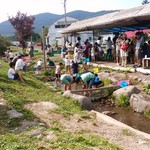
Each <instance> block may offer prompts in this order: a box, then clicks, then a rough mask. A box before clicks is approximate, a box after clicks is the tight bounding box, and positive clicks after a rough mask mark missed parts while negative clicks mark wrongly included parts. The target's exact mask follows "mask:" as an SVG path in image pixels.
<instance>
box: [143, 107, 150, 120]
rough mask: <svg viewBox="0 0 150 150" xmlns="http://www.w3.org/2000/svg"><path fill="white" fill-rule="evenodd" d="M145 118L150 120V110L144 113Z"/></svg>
mask: <svg viewBox="0 0 150 150" xmlns="http://www.w3.org/2000/svg"><path fill="white" fill-rule="evenodd" d="M144 116H145V117H146V118H149V119H150V109H149V110H146V111H145V112H144Z"/></svg>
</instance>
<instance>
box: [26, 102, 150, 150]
mask: <svg viewBox="0 0 150 150" xmlns="http://www.w3.org/2000/svg"><path fill="white" fill-rule="evenodd" d="M25 108H26V109H29V110H31V111H32V112H33V113H34V114H35V115H36V116H37V117H38V118H40V119H41V120H42V121H43V122H44V123H46V124H47V125H48V126H51V125H52V123H53V121H56V120H57V121H58V122H59V124H60V125H61V126H63V127H64V128H65V129H66V130H69V131H70V132H72V133H75V132H76V131H84V133H85V134H86V133H90V134H95V135H99V136H101V137H104V138H107V139H108V140H109V141H110V142H111V143H114V144H116V145H118V146H119V147H121V148H123V149H125V150H149V149H150V139H146V138H145V137H144V136H142V135H138V134H137V133H136V132H133V131H131V130H129V129H126V128H123V127H120V126H117V125H114V124H111V123H108V122H106V121H104V120H103V119H100V118H99V117H96V113H95V112H91V111H90V112H87V116H81V115H78V114H76V115H74V116H71V117H70V118H65V117H64V116H63V115H60V114H55V113H52V112H50V110H52V109H54V108H57V106H56V105H55V104H53V103H48V102H40V103H33V104H30V105H26V106H25Z"/></svg>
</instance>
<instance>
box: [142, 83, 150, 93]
mask: <svg viewBox="0 0 150 150" xmlns="http://www.w3.org/2000/svg"><path fill="white" fill-rule="evenodd" d="M143 90H144V91H145V92H146V93H147V94H148V95H150V84H144V86H143Z"/></svg>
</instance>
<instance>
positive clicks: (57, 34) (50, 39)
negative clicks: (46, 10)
mask: <svg viewBox="0 0 150 150" xmlns="http://www.w3.org/2000/svg"><path fill="white" fill-rule="evenodd" d="M66 20H67V27H68V26H70V25H71V24H72V23H74V22H77V21H78V20H77V19H75V18H72V17H66ZM64 28H65V18H61V19H59V20H57V21H56V22H54V23H53V24H51V25H50V27H49V29H48V35H47V39H46V44H50V45H58V46H62V45H63V44H64V37H63V36H64V35H62V34H61V31H62V30H63V29H64ZM78 36H80V37H81V40H82V41H83V40H86V39H87V38H89V37H91V38H92V39H93V33H92V32H90V31H87V32H82V33H77V34H76V35H75V36H73V35H67V37H68V40H69V42H72V43H75V42H76V39H77V37H78Z"/></svg>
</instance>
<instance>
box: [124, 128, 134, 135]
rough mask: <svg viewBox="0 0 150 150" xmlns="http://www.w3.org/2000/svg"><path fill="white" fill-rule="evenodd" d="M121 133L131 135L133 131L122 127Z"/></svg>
mask: <svg viewBox="0 0 150 150" xmlns="http://www.w3.org/2000/svg"><path fill="white" fill-rule="evenodd" d="M122 133H123V135H125V136H132V135H133V133H132V132H131V131H130V130H128V129H123V130H122Z"/></svg>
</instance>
